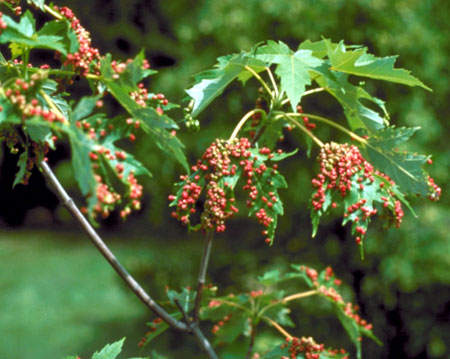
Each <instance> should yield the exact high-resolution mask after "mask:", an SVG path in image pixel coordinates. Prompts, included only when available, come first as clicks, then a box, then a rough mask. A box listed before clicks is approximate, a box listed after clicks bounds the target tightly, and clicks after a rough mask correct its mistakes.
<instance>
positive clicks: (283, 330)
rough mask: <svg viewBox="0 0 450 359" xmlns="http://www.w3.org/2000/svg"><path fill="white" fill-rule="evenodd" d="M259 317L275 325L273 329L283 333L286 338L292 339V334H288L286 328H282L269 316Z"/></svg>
mask: <svg viewBox="0 0 450 359" xmlns="http://www.w3.org/2000/svg"><path fill="white" fill-rule="evenodd" d="M261 318H262V319H263V320H265V321H266V322H268V323H269V324H270V325H272V326H273V327H275V329H276V330H278V331H279V332H280V333H281V334H283V335H284V336H285V337H286V338H288V339H292V338H293V337H294V336H293V335H291V334H289V332H288V331H287V330H286V329H284V328H283V327H282V326H281V325H280V324H278V323H277V322H276V321H274V320H273V319H270V318H269V317H266V316H263V317H261Z"/></svg>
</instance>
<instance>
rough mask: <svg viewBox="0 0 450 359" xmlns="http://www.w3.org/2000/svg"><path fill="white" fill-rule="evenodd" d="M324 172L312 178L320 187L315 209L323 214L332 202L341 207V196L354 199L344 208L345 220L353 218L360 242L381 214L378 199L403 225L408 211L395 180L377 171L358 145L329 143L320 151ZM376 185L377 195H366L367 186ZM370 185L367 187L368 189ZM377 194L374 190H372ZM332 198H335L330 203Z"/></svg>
mask: <svg viewBox="0 0 450 359" xmlns="http://www.w3.org/2000/svg"><path fill="white" fill-rule="evenodd" d="M318 160H319V161H320V172H319V174H317V176H316V177H315V178H314V179H313V180H312V186H313V187H314V188H315V189H316V191H315V193H313V196H312V201H311V204H312V207H313V210H314V211H316V212H318V213H319V214H321V213H322V212H325V211H326V210H327V209H328V206H329V205H331V207H332V208H336V207H337V206H338V204H337V202H335V201H334V200H336V201H338V200H339V199H340V198H341V199H343V200H344V201H345V200H346V199H348V200H350V197H351V198H353V199H354V202H353V203H351V204H349V205H348V206H347V208H345V209H344V218H345V220H344V222H346V220H351V221H352V222H353V227H354V230H355V231H356V233H357V237H356V242H357V243H358V244H360V243H361V242H362V239H363V237H364V235H365V234H366V230H367V225H368V222H369V220H370V217H371V216H373V215H375V214H377V213H378V211H379V209H377V208H374V205H375V204H376V203H375V202H374V201H376V202H378V203H380V204H382V206H379V207H380V209H382V210H383V209H384V211H383V212H384V213H386V217H387V218H388V219H389V220H390V221H391V222H393V223H394V224H395V225H396V226H397V227H399V226H400V224H401V222H402V218H403V216H404V212H403V209H402V205H401V202H400V200H399V199H398V198H397V197H396V195H395V194H394V192H393V191H392V190H391V189H390V188H392V187H394V186H395V183H394V181H392V179H390V178H389V177H388V176H387V175H385V174H384V173H381V172H380V171H378V170H375V169H374V167H373V166H372V165H371V164H370V163H369V162H367V161H366V160H365V159H364V157H363V156H362V155H361V153H360V152H359V149H358V147H356V146H354V145H348V144H338V143H335V142H331V143H327V144H325V145H324V146H323V147H322V149H321V151H320V154H319V157H318ZM373 186H377V187H378V188H376V197H375V198H374V197H370V198H365V197H366V196H367V193H366V191H365V190H366V189H367V188H369V187H370V188H373ZM366 187H367V188H366ZM368 192H370V195H371V196H373V193H372V192H373V190H371V191H368ZM329 198H331V199H332V202H331V203H328V202H327V201H329Z"/></svg>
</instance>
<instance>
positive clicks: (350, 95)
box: [314, 61, 388, 131]
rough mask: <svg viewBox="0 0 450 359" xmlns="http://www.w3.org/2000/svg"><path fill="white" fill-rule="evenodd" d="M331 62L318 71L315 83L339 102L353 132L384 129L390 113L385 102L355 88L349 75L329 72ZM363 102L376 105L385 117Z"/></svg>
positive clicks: (360, 88)
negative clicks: (349, 79)
mask: <svg viewBox="0 0 450 359" xmlns="http://www.w3.org/2000/svg"><path fill="white" fill-rule="evenodd" d="M329 66H330V64H329V62H328V61H327V62H324V64H323V65H322V66H320V67H318V68H316V69H314V72H316V73H317V74H319V76H317V77H316V78H315V81H316V82H317V83H318V85H319V86H321V87H323V88H324V89H325V90H326V91H327V92H328V93H330V94H331V95H332V96H333V97H335V98H336V100H338V102H339V103H340V104H341V106H342V107H343V108H344V112H345V116H346V117H347V120H348V123H349V125H350V127H351V128H352V130H355V129H358V128H364V129H367V130H369V131H376V130H378V129H380V128H383V127H384V125H385V123H386V122H387V120H386V118H387V117H388V113H387V111H386V108H385V106H384V102H383V101H382V100H380V99H377V98H375V97H372V96H371V95H369V94H368V93H367V92H366V91H365V90H364V89H363V88H362V87H361V86H354V85H352V84H350V83H349V82H348V74H345V73H338V72H332V71H330V70H329ZM361 100H366V101H368V102H371V103H372V104H374V105H376V106H377V107H378V108H380V109H381V111H382V112H383V115H384V117H381V116H380V114H379V113H378V112H376V111H373V110H372V109H370V108H368V107H366V106H364V104H363V103H362V102H361Z"/></svg>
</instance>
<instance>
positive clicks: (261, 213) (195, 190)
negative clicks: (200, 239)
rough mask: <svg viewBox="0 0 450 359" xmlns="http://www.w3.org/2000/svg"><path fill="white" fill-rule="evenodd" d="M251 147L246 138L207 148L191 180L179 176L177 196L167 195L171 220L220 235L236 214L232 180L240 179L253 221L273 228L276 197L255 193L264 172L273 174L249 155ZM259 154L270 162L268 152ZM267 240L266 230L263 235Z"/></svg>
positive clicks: (263, 151)
mask: <svg viewBox="0 0 450 359" xmlns="http://www.w3.org/2000/svg"><path fill="white" fill-rule="evenodd" d="M250 147H251V143H250V141H249V139H247V138H241V139H234V140H233V141H231V142H229V141H225V140H220V139H218V140H216V141H215V142H213V143H212V144H211V146H210V147H208V148H207V150H206V151H205V153H204V154H203V156H202V157H201V159H200V160H198V161H197V164H196V165H195V166H193V167H192V171H194V173H193V174H192V175H191V176H181V180H182V181H183V182H181V183H180V184H178V186H179V187H180V189H179V191H178V193H177V195H176V196H175V195H170V196H169V200H170V201H171V206H176V210H175V211H173V212H172V216H173V217H174V218H176V219H178V220H180V221H181V222H182V223H183V224H185V225H188V226H189V227H190V228H191V229H194V230H198V229H201V230H203V231H208V230H215V231H216V232H223V231H225V229H226V226H225V221H226V220H227V219H228V218H230V217H231V216H233V214H234V213H236V212H238V208H236V207H235V198H234V191H233V187H234V185H235V184H236V182H237V179H236V176H240V177H241V178H243V179H244V181H245V184H244V186H243V187H242V188H243V190H244V191H246V192H247V193H248V196H249V199H248V201H247V207H249V208H254V207H255V206H260V208H258V209H255V211H254V212H256V213H255V215H256V218H257V220H258V222H259V223H260V224H262V225H263V226H264V227H266V228H268V227H270V226H271V225H272V224H273V221H274V219H273V217H272V214H271V209H272V207H273V206H274V203H275V202H277V201H278V198H277V196H276V193H275V192H273V191H269V192H268V193H259V192H260V191H259V190H258V186H257V182H258V181H259V180H260V179H261V178H262V176H263V175H264V174H265V173H266V172H267V171H271V173H272V172H273V171H275V169H276V165H274V166H273V168H270V169H269V168H268V167H267V166H266V165H265V164H264V163H263V162H262V161H260V160H258V159H257V156H255V155H254V154H252V152H251V151H250ZM259 154H261V155H264V156H267V158H269V159H270V158H272V157H273V154H271V151H270V150H269V149H268V148H262V149H260V150H259ZM201 195H203V197H204V205H203V211H202V213H201V217H200V224H199V225H198V226H195V227H194V226H191V219H190V217H191V215H193V214H195V213H196V212H197V208H196V204H197V203H198V202H199V200H201V199H203V197H201ZM263 235H265V236H268V235H269V233H268V230H267V229H266V230H264V231H263ZM270 241H271V239H270V238H269V237H267V239H266V242H270Z"/></svg>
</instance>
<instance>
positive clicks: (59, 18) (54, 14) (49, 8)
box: [44, 5, 64, 20]
mask: <svg viewBox="0 0 450 359" xmlns="http://www.w3.org/2000/svg"><path fill="white" fill-rule="evenodd" d="M44 10H45V11H46V12H48V13H49V14H50V15H52V16H53V17H54V18H56V19H58V20H63V19H64V17H63V16H62V15H61V14H59V13H58V12H56V11H55V10H53V9H52V8H51V7H50V6H48V5H44Z"/></svg>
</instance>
